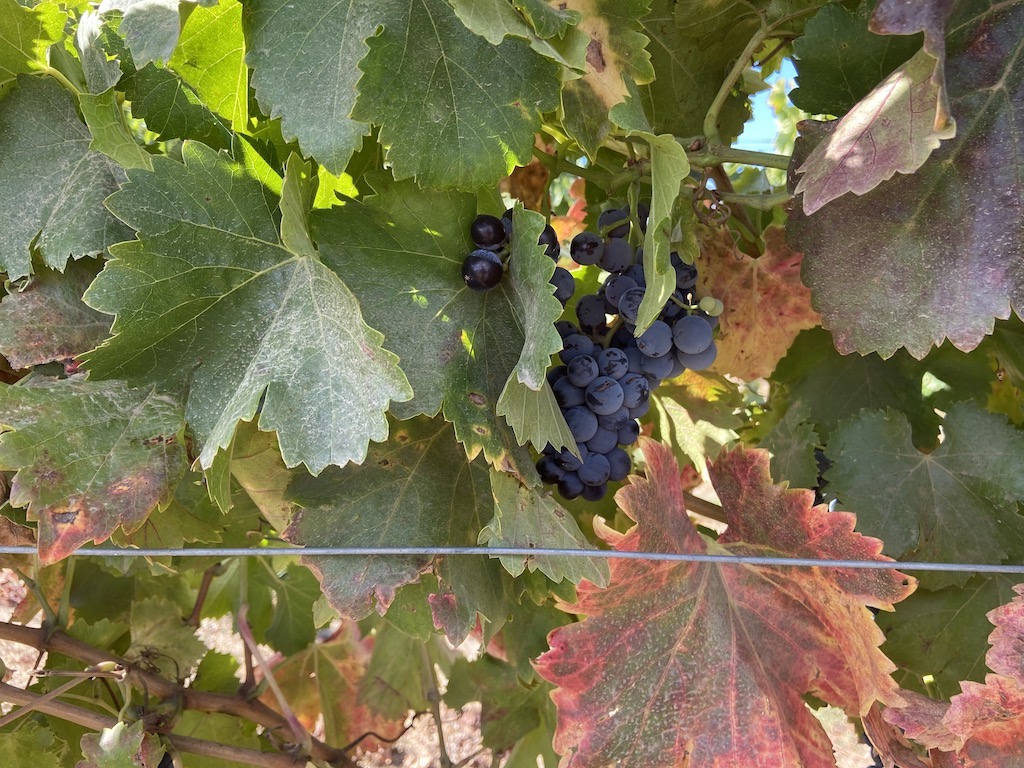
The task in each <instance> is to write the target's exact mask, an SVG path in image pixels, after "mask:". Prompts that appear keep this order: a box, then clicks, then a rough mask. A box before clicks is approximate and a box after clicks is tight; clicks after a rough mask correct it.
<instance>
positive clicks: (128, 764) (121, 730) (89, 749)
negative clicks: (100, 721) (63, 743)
mask: <svg viewBox="0 0 1024 768" xmlns="http://www.w3.org/2000/svg"><path fill="white" fill-rule="evenodd" d="M81 747H82V757H83V758H84V760H82V761H81V762H79V763H78V766H79V768H158V766H159V765H160V761H161V759H162V758H163V756H164V747H163V745H162V744H161V743H160V737H159V736H157V735H156V734H152V733H146V727H145V723H143V722H142V721H141V720H138V721H136V722H134V723H132V724H131V725H128V723H116V724H115V725H114V726H113V727H111V728H104V729H103V730H102V731H101V732H100V733H87V734H85V735H84V736H82V742H81Z"/></svg>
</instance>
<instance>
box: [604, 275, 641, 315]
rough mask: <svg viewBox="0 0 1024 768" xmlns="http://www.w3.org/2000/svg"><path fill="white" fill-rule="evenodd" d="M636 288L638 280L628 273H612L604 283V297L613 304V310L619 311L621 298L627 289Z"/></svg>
mask: <svg viewBox="0 0 1024 768" xmlns="http://www.w3.org/2000/svg"><path fill="white" fill-rule="evenodd" d="M633 288H636V280H634V279H633V278H631V277H627V276H626V275H612V276H611V277H609V278H608V279H607V280H606V281H605V283H604V298H605V300H606V301H607V302H608V303H609V304H611V305H612V311H613V312H618V311H619V299H621V298H622V294H624V293H625V292H626V291H628V290H631V289H633Z"/></svg>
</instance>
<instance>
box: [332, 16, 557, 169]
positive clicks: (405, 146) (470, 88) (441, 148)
mask: <svg viewBox="0 0 1024 768" xmlns="http://www.w3.org/2000/svg"><path fill="white" fill-rule="evenodd" d="M379 22H380V23H382V25H383V28H382V30H381V31H379V32H378V33H377V35H375V36H374V37H371V38H370V39H369V40H368V41H367V42H368V44H369V46H370V50H369V53H367V54H366V57H365V58H363V59H362V61H361V62H360V63H359V67H360V69H361V70H362V72H363V75H362V77H361V78H360V79H359V96H358V98H357V99H356V104H355V107H354V108H353V110H352V117H353V118H354V119H356V120H361V121H366V122H372V123H374V124H376V125H380V126H381V128H380V142H381V144H382V145H384V146H385V147H386V148H387V159H388V162H389V163H390V165H391V167H392V169H393V171H394V174H395V177H396V178H399V179H404V178H409V177H412V176H414V177H415V178H416V180H417V181H418V182H419V183H420V184H421V185H423V186H429V187H438V188H446V189H452V188H455V189H477V188H479V187H481V186H484V185H487V184H491V183H493V182H495V181H497V180H498V179H499V178H501V177H502V176H506V175H508V174H509V173H510V172H511V171H512V169H513V168H514V167H515V166H516V165H525V164H526V162H527V161H528V160H529V158H530V156H531V152H532V149H533V141H534V137H533V134H534V131H535V130H536V129H537V127H538V124H539V115H540V113H542V112H550V111H551V110H553V109H555V107H556V106H557V104H558V68H557V67H556V65H554V64H553V63H552V62H550V61H548V60H547V59H544V58H543V57H541V56H539V55H538V54H536V53H534V52H533V51H532V50H531V49H530V48H529V47H528V46H527V45H526V44H525V43H524V42H522V41H520V40H518V39H510V40H506V41H505V42H503V43H501V45H499V46H497V47H494V46H492V45H489V44H488V43H487V42H486V41H484V40H481V39H480V38H479V37H477V36H476V35H474V34H473V33H472V32H470V31H469V30H468V29H466V27H465V26H464V25H463V24H462V22H460V21H459V19H458V17H456V15H455V12H454V11H453V10H452V8H451V7H450V6H449V5H448V4H447V3H446V2H445V0H414V2H411V3H408V4H406V5H404V6H398V5H396V6H394V8H393V10H392V11H391V12H390V13H388V14H387V15H385V16H384V17H383V18H381V19H379Z"/></svg>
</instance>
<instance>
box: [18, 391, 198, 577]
mask: <svg viewBox="0 0 1024 768" xmlns="http://www.w3.org/2000/svg"><path fill="white" fill-rule="evenodd" d="M0 423H3V424H4V425H5V426H6V427H7V428H8V429H12V430H14V431H13V432H8V433H6V434H4V435H3V436H2V437H0V466H2V467H3V468H4V469H8V470H17V471H18V473H17V474H16V475H15V476H14V481H13V483H12V485H11V504H12V505H13V506H15V507H25V506H27V507H28V518H29V520H38V521H39V556H40V559H42V561H43V562H44V563H52V562H55V561H57V560H60V559H61V558H63V557H66V556H67V555H69V554H70V553H71V552H73V551H74V550H76V549H77V548H78V547H80V546H82V544H84V543H86V542H87V541H94V542H96V543H99V542H102V541H104V540H105V539H107V538H109V536H110V534H111V533H112V532H113V531H114V529H115V528H117V527H118V526H121V527H122V528H123V529H124V530H125V531H127V532H129V533H130V532H132V531H134V530H136V529H137V528H138V527H139V526H141V525H142V524H143V523H144V522H145V520H146V517H147V516H148V515H149V513H150V512H151V511H152V510H153V508H154V507H156V506H157V504H162V503H166V502H167V501H168V500H169V499H170V497H171V495H172V493H173V489H174V486H175V485H176V484H177V482H178V478H179V477H180V476H181V474H182V473H183V472H184V470H185V461H186V459H185V451H184V447H183V445H182V439H181V438H182V429H183V426H184V425H183V421H182V413H181V407H180V406H179V405H178V404H177V403H175V402H174V401H173V400H171V399H169V398H167V397H163V396H159V395H156V394H154V393H153V391H152V390H141V389H128V388H127V387H125V386H124V384H122V383H120V382H91V381H80V380H77V379H66V380H40V381H39V382H38V383H34V385H33V386H22V387H6V388H4V389H3V390H2V391H0Z"/></svg>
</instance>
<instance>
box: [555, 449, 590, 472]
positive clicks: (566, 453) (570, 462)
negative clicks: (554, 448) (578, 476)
mask: <svg viewBox="0 0 1024 768" xmlns="http://www.w3.org/2000/svg"><path fill="white" fill-rule="evenodd" d="M576 447H577V449H578V450H579V452H580V455H579V456H577V455H576V454H574V453H573V452H572V451H570V450H569V449H568V448H563V449H562V450H561V452H560V453H558V455H557V456H555V458H556V460H557V461H558V465H559V466H560V467H561V468H562V469H564V470H565V471H566V472H575V471H576V470H578V469H579V468H580V467H581V466H583V459H585V458H587V447H586V446H585V445H578V446H576Z"/></svg>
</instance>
